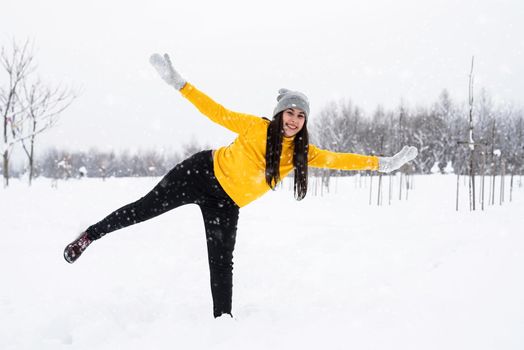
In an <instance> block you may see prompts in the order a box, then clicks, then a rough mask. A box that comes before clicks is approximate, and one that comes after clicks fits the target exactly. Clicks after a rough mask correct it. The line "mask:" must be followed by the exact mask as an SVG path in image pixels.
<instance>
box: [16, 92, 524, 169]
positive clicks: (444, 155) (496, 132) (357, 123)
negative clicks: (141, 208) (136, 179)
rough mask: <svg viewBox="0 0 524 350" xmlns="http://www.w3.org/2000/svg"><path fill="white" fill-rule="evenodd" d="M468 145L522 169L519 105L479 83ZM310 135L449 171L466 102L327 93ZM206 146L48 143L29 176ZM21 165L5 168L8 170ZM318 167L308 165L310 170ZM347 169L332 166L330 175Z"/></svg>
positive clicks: (500, 165)
mask: <svg viewBox="0 0 524 350" xmlns="http://www.w3.org/2000/svg"><path fill="white" fill-rule="evenodd" d="M473 120H474V134H473V135H474V138H475V143H477V144H478V145H477V146H476V147H475V150H474V151H473V158H472V159H473V162H474V167H475V169H477V170H476V171H477V172H482V173H484V174H522V173H524V162H523V159H524V113H523V110H522V109H521V108H516V107H512V106H509V105H502V106H499V105H497V106H496V105H495V104H494V103H493V102H492V99H491V98H490V96H489V94H488V93H486V92H485V91H481V93H480V96H479V97H478V98H477V100H476V101H475V104H474V109H473ZM308 128H309V132H310V142H311V143H314V144H316V145H317V146H319V147H320V148H324V149H328V150H331V151H336V152H350V153H361V154H368V155H380V156H389V155H393V154H394V153H395V152H397V151H399V150H400V148H401V146H402V145H413V146H416V147H417V148H418V149H419V156H418V157H417V158H416V159H415V161H413V162H412V163H411V164H410V165H408V166H406V167H404V168H403V169H402V170H403V171H405V172H408V173H416V174H427V173H430V172H435V171H436V170H437V171H440V172H445V171H446V172H453V173H460V174H466V173H468V169H469V166H470V152H471V149H470V147H469V146H468V145H465V144H461V142H467V141H468V137H469V135H468V106H466V105H465V104H459V103H456V102H455V101H454V100H453V99H452V98H451V96H450V95H449V93H448V92H447V91H446V90H444V91H442V93H441V94H440V96H438V98H437V99H436V101H435V102H434V103H433V104H431V105H430V106H424V107H420V106H419V107H408V106H406V105H404V104H401V105H400V106H398V107H397V108H395V109H393V110H385V109H383V108H381V107H377V108H376V110H375V111H374V112H373V113H371V114H366V113H365V112H364V111H363V109H361V108H360V107H359V106H358V105H357V104H355V103H353V102H352V101H351V100H349V99H347V100H341V101H333V102H331V103H329V104H327V105H326V106H325V107H324V108H323V109H322V110H321V111H320V112H319V113H318V115H314V116H312V118H311V122H310V124H309V125H308ZM206 148H207V149H208V148H210V147H209V146H206V145H199V144H197V143H196V142H192V143H191V144H188V145H184V146H183V147H182V151H181V152H179V153H170V154H165V153H161V152H160V151H157V150H154V149H152V150H147V151H145V150H144V151H141V152H137V153H134V154H131V153H130V152H120V153H115V152H100V151H97V150H95V149H93V150H90V151H87V152H69V151H67V150H60V149H48V150H47V151H46V152H44V153H43V155H42V156H40V157H39V158H37V159H36V160H35V162H34V176H35V177H38V176H43V177H47V178H55V179H66V178H72V177H73V178H78V177H84V176H85V177H100V178H105V177H128V176H161V175H164V174H165V173H166V172H167V171H169V169H170V168H172V167H173V166H174V165H175V164H177V163H178V162H180V161H181V160H183V159H184V158H185V157H187V156H189V155H190V154H193V153H195V152H197V151H199V150H202V149H206ZM25 172H27V168H25V167H19V168H18V169H11V173H12V175H13V176H14V177H20V176H23V174H24V173H25ZM318 172H319V170H314V169H310V173H311V174H312V175H315V174H318ZM335 174H338V175H350V174H351V172H347V171H332V175H335Z"/></svg>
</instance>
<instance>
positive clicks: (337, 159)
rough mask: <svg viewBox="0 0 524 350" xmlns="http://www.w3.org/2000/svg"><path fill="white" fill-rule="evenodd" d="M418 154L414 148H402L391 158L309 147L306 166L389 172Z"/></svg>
mask: <svg viewBox="0 0 524 350" xmlns="http://www.w3.org/2000/svg"><path fill="white" fill-rule="evenodd" d="M417 154H418V151H417V149H416V148H415V147H412V146H410V147H408V146H404V148H403V149H402V150H401V151H400V152H399V153H397V154H395V155H394V156H393V157H376V156H366V155H362V154H355V153H340V152H332V151H328V150H325V149H320V148H318V147H316V146H315V145H311V144H310V145H309V150H308V166H311V167H315V168H327V169H338V170H378V171H380V172H386V173H387V172H391V171H393V170H397V169H398V168H400V167H401V166H402V165H404V164H405V163H407V162H409V161H410V160H413V159H414V158H415V157H416V156H417Z"/></svg>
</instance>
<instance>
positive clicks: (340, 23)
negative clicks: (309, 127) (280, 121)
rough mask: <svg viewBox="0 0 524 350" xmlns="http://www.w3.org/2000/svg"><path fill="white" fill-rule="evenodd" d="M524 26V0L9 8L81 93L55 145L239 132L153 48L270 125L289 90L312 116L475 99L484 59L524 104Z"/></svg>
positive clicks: (220, 137)
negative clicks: (166, 72)
mask: <svg viewBox="0 0 524 350" xmlns="http://www.w3.org/2000/svg"><path fill="white" fill-rule="evenodd" d="M523 19H524V2H523V1H521V0H513V1H509V0H496V1H495V0H493V1H474V0H462V1H456V0H453V1H452V0H430V1H426V0H424V1H423V0H395V1H389V0H368V1H352V0H340V1H333V0H322V1H314V2H312V4H308V2H306V1H298V0H297V1H284V0H280V1H273V0H269V1H268V0H264V1H262V0H260V1H257V2H252V1H245V0H244V1H241V0H238V1H228V0H222V1H216V0H215V1H212V0H206V1H198V0H192V1H158V0H149V1H147V5H146V1H139V2H130V1H109V0H105V1H98V0H91V1H82V2H79V1H71V0H68V1H65V0H64V1H59V0H46V1H40V0H31V1H24V0H7V1H6V0H2V5H1V8H0V29H1V30H0V35H1V36H0V44H1V45H2V46H9V45H10V41H11V38H12V37H14V38H16V39H18V40H19V41H23V40H24V39H25V38H28V37H29V38H31V39H33V40H34V42H35V46H36V49H37V50H36V60H37V62H38V66H39V68H38V74H39V75H40V76H41V77H42V79H43V80H45V81H47V82H49V83H53V84H58V83H63V84H67V85H72V86H75V87H76V89H77V90H79V91H81V94H80V96H79V97H78V99H77V100H76V101H75V102H74V104H73V105H72V106H71V107H70V108H69V109H67V110H66V112H64V113H63V116H62V118H61V122H60V124H59V125H58V126H57V127H56V128H55V129H54V130H53V131H51V132H48V133H47V134H46V135H45V136H42V137H41V138H40V142H41V144H42V145H43V146H45V147H47V146H51V145H55V146H58V147H68V148H70V149H81V150H86V149H89V148H90V147H98V148H100V149H116V150H121V149H123V148H131V149H143V148H158V149H161V148H163V149H166V150H177V149H179V147H180V146H181V145H182V144H183V143H186V142H188V141H189V140H191V138H195V139H197V140H198V141H199V142H200V143H204V142H206V143H207V144H209V145H210V146H211V147H219V146H221V145H225V144H228V143H229V142H231V141H232V140H233V138H234V134H232V133H231V132H229V131H228V130H226V129H224V128H222V127H220V126H218V125H216V124H214V123H212V122H211V121H209V120H208V119H207V118H206V117H204V116H202V115H201V114H199V112H198V111H197V110H196V109H195V108H194V107H193V106H192V105H191V104H190V103H189V102H188V101H186V100H185V99H184V98H182V97H181V96H180V95H179V93H178V92H177V91H175V90H173V89H172V88H170V87H168V86H167V85H166V84H165V83H164V82H163V81H162V80H161V79H160V78H159V77H158V76H157V75H156V73H155V71H154V70H153V68H152V67H151V66H150V65H149V62H148V58H149V56H150V55H151V54H152V53H154V52H159V53H163V52H167V53H169V54H170V55H171V57H172V60H173V63H174V65H175V68H177V69H178V70H179V72H180V73H181V74H182V75H183V76H184V77H185V78H186V79H187V80H188V81H190V82H191V83H193V84H194V85H196V86H197V87H198V88H199V89H201V90H203V91H204V92H205V93H207V94H208V95H209V96H211V97H212V98H213V99H215V100H216V101H218V102H220V103H221V104H223V105H224V106H225V107H227V108H229V109H232V110H236V111H241V112H245V113H251V114H255V115H259V116H266V117H268V118H271V112H272V110H273V108H274V106H275V103H276V95H277V91H278V89H279V88H281V87H286V88H290V89H295V90H300V91H302V92H304V93H305V94H306V95H307V96H308V97H309V99H310V103H311V118H312V119H313V118H315V114H316V113H318V111H319V110H320V109H321V108H322V107H323V106H325V105H326V103H328V102H329V101H333V100H339V99H340V98H350V99H352V100H353V102H354V103H356V104H358V105H360V106H361V107H363V108H364V109H365V110H366V111H367V112H370V113H371V112H373V110H374V109H375V107H376V106H377V105H379V104H380V105H382V106H384V107H385V108H394V107H395V106H397V105H398V104H399V102H400V101H401V99H403V100H404V101H405V102H406V103H407V104H408V105H412V106H413V105H417V104H428V103H430V102H431V101H434V100H435V99H436V98H437V96H438V95H439V93H440V92H441V91H442V89H443V88H447V89H448V90H449V91H450V93H451V95H452V96H453V97H455V98H457V99H464V98H466V95H467V82H468V73H469V68H470V61H471V56H472V55H475V60H476V66H475V79H476V87H477V88H478V89H480V87H484V88H485V89H487V90H488V91H489V92H490V93H491V94H492V95H493V97H494V98H495V100H496V101H509V102H513V103H514V104H517V105H520V106H522V105H524V93H523V92H524V67H523V62H524V60H523V58H524V54H523V51H524V35H523V33H524V20H523ZM2 74H4V73H3V72H1V73H0V79H2V80H1V81H0V82H1V84H2V85H4V84H5V82H6V80H5V79H6V76H5V75H2Z"/></svg>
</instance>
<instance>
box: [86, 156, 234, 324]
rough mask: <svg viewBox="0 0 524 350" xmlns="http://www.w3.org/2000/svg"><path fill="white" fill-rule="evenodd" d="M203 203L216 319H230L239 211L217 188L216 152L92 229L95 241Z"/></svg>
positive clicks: (186, 164) (183, 166)
mask: <svg viewBox="0 0 524 350" xmlns="http://www.w3.org/2000/svg"><path fill="white" fill-rule="evenodd" d="M190 203H194V204H198V206H199V207H200V209H201V211H202V216H203V218H204V225H205V229H206V238H207V251H208V260H209V269H210V275H211V293H212V295H213V314H214V316H215V317H218V316H220V315H222V314H224V313H228V314H230V315H231V297H232V289H233V250H234V248H235V238H236V231H237V222H238V213H239V207H238V205H237V204H236V203H235V202H233V200H232V199H231V198H230V197H229V195H228V194H227V193H226V192H224V190H223V188H222V186H220V184H219V183H218V181H217V179H216V177H215V175H214V171H213V157H212V155H211V150H207V151H201V152H198V153H196V154H194V155H192V156H191V157H189V158H188V159H186V160H184V161H183V162H181V163H179V164H177V165H176V166H175V167H174V168H173V169H172V170H171V171H169V173H168V174H167V175H166V176H165V177H164V178H163V179H162V181H160V182H159V183H158V185H156V186H155V188H153V190H151V192H149V193H148V194H146V195H145V196H144V197H142V198H140V199H139V200H138V201H136V202H134V203H130V204H128V205H126V206H124V207H122V208H120V209H118V210H116V211H115V212H113V213H111V214H109V215H108V216H107V217H106V218H104V219H103V220H102V221H100V222H98V223H97V224H95V225H92V226H90V227H89V228H88V229H87V233H88V236H89V238H91V239H93V240H95V239H99V238H101V237H102V236H104V235H105V234H106V233H109V232H112V231H115V230H118V229H121V228H123V227H126V226H129V225H133V224H136V223H139V222H142V221H145V220H148V219H151V218H153V217H155V216H157V215H160V214H162V213H165V212H166V211H168V210H171V209H174V208H176V207H179V206H181V205H184V204H190Z"/></svg>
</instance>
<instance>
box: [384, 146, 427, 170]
mask: <svg viewBox="0 0 524 350" xmlns="http://www.w3.org/2000/svg"><path fill="white" fill-rule="evenodd" d="M417 154H418V150H417V148H416V147H413V146H404V148H402V150H401V151H400V152H398V153H397V154H395V155H394V156H393V157H378V161H379V164H378V171H380V172H382V173H389V172H391V171H393V170H397V169H398V168H400V167H401V166H403V165H404V164H406V163H407V162H409V161H410V160H413V159H415V157H416V156H417Z"/></svg>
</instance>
